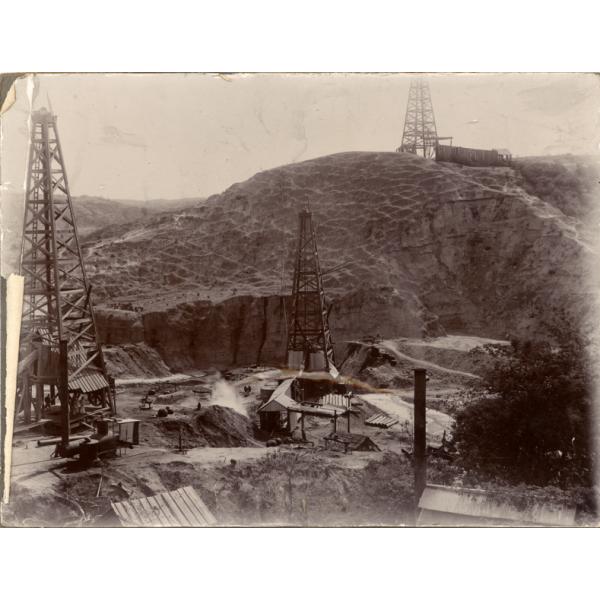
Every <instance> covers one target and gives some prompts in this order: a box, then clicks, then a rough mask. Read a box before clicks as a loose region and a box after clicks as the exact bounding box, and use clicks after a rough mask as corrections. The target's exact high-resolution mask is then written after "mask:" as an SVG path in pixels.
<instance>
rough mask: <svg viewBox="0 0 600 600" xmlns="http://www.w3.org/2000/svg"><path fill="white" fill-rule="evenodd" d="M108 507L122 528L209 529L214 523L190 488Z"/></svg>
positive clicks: (194, 491) (113, 503) (204, 505)
mask: <svg viewBox="0 0 600 600" xmlns="http://www.w3.org/2000/svg"><path fill="white" fill-rule="evenodd" d="M111 505H112V508H113V510H114V511H115V514H116V515H117V517H118V518H119V520H120V521H121V524H122V525H124V526H125V527H207V526H208V527H210V526H213V525H215V524H216V522H217V520H216V519H215V517H214V516H213V515H212V513H211V512H210V510H208V507H207V506H206V504H204V502H203V501H202V499H201V498H200V496H199V495H198V493H197V492H196V490H195V489H194V488H193V487H191V486H187V487H183V488H179V489H177V490H173V491H171V492H163V493H162V494H156V495H155V496H146V497H144V498H136V499H134V500H125V501H123V502H112V503H111Z"/></svg>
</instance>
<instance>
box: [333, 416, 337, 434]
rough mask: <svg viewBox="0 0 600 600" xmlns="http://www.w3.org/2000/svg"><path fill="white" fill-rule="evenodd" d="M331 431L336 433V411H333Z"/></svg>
mask: <svg viewBox="0 0 600 600" xmlns="http://www.w3.org/2000/svg"><path fill="white" fill-rule="evenodd" d="M333 433H337V411H336V410H334V411H333Z"/></svg>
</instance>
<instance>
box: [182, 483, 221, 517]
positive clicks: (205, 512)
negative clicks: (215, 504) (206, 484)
mask: <svg viewBox="0 0 600 600" xmlns="http://www.w3.org/2000/svg"><path fill="white" fill-rule="evenodd" d="M182 492H184V493H185V494H187V495H188V496H189V497H190V498H191V499H192V501H193V502H194V506H195V507H196V509H197V510H198V511H199V512H200V514H201V515H202V518H203V520H204V521H205V522H206V524H207V525H215V524H216V522H217V519H216V518H215V516H214V515H213V514H212V513H211V512H210V509H209V508H208V506H206V504H205V503H204V501H203V500H202V498H201V497H200V495H199V494H198V492H197V491H196V490H195V489H194V488H193V487H191V486H186V487H184V488H182Z"/></svg>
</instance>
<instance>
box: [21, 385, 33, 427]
mask: <svg viewBox="0 0 600 600" xmlns="http://www.w3.org/2000/svg"><path fill="white" fill-rule="evenodd" d="M22 393H23V421H24V422H25V423H30V422H31V383H30V382H29V375H27V374H25V376H24V377H23V392H22Z"/></svg>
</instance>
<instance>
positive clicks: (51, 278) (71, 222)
mask: <svg viewBox="0 0 600 600" xmlns="http://www.w3.org/2000/svg"><path fill="white" fill-rule="evenodd" d="M21 275H23V276H24V279H25V290H24V299H23V316H22V326H21V361H20V363H19V389H18V404H17V410H16V414H18V413H20V412H21V411H22V413H23V419H24V421H25V422H26V423H27V422H30V420H31V413H32V407H33V409H34V411H35V420H39V419H41V418H42V417H45V418H50V419H51V420H56V421H59V422H60V428H61V431H62V436H63V441H67V440H68V437H69V432H70V428H71V426H72V425H73V424H74V423H76V422H81V421H83V420H85V419H86V417H87V416H89V413H96V414H99V411H101V409H104V410H102V411H101V412H102V413H111V414H114V413H115V398H114V390H113V389H112V386H111V385H109V381H110V380H109V377H108V374H107V371H106V366H105V363H104V359H103V356H102V349H101V347H100V344H99V343H98V337H97V332H96V323H95V320H94V312H93V308H92V303H91V287H90V284H89V283H88V280H87V277H86V273H85V267H84V264H83V257H82V254H81V248H80V245H79V240H78V237H77V227H76V224H75V218H74V214H73V206H72V202H71V195H70V192H69V185H68V181H67V173H66V170H65V165H64V160H63V155H62V150H61V146H60V141H59V137H58V130H57V127H56V116H54V115H53V114H51V113H50V112H48V111H47V110H45V109H41V110H39V111H37V112H34V113H33V115H32V130H31V141H30V147H29V166H28V175H27V190H26V198H25V217H24V225H23V241H22V247H21ZM57 396H58V400H59V401H60V405H58V403H57Z"/></svg>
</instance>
